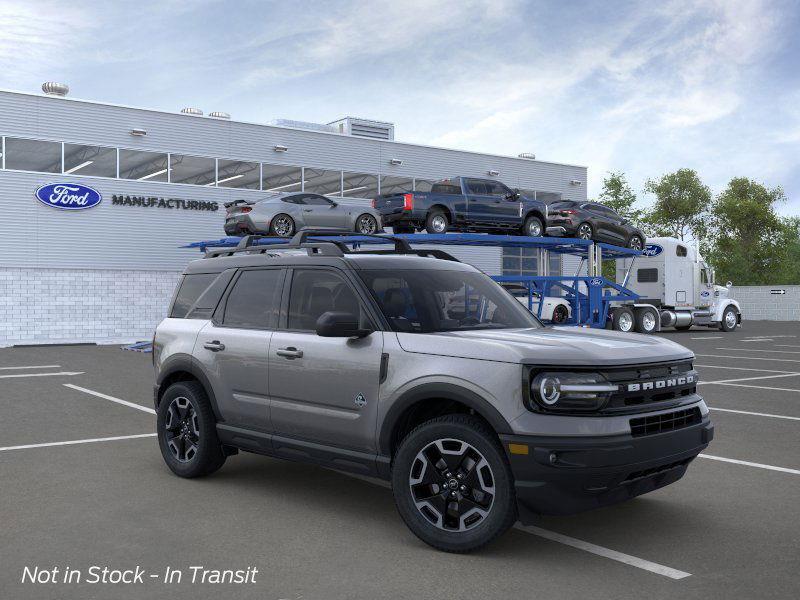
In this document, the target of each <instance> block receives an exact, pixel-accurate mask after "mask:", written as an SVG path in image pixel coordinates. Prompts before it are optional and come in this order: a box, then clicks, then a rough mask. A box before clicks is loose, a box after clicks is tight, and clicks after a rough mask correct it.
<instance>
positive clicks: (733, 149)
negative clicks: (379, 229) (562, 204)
mask: <svg viewBox="0 0 800 600" xmlns="http://www.w3.org/2000/svg"><path fill="white" fill-rule="evenodd" d="M798 30H800V2H798V1H796V0H795V1H783V0H770V1H766V0H765V1H761V0H752V1H744V0H743V1H738V0H718V1H714V0H708V1H703V0H695V1H691V2H689V1H684V0H665V1H659V2H652V1H643V2H621V1H611V0H609V1H599V0H596V1H587V2H581V1H577V0H574V1H566V2H564V1H556V0H554V1H550V2H536V1H520V0H442V1H423V0H391V1H384V0H371V1H357V0H342V1H339V2H303V1H300V0H296V1H294V2H285V1H279V2H271V1H266V0H263V1H259V2H250V1H244V0H240V1H230V0H229V1H209V0H203V1H195V2H193V1H191V0H181V1H177V0H159V1H156V2H150V1H148V0H138V1H135V2H132V1H129V2H119V1H114V2H100V1H94V2H85V1H82V0H69V1H61V2H50V1H45V0H0V88H2V89H10V90H18V91H30V92H37V91H39V90H40V86H41V83H42V82H44V81H59V82H64V83H68V84H69V86H70V88H71V92H70V96H71V97H75V98H82V99H90V100H97V101H102V102H111V103H118V104H126V105H132V106H140V107H147V108H156V109H162V110H169V111H177V110H180V109H181V108H183V107H185V106H195V107H199V108H201V109H203V110H204V111H206V113H208V112H211V111H214V110H221V111H225V112H228V113H231V115H232V116H233V118H234V119H238V120H244V121H254V122H268V121H270V120H272V119H275V118H285V119H295V120H303V121H314V122H323V123H324V122H329V121H333V120H335V119H338V118H340V117H342V116H345V115H352V116H358V117H364V118H369V119H377V120H385V121H391V122H393V123H395V137H396V139H397V140H400V141H404V142H412V143H421V144H429V145H435V146H444V147H449V148H458V149H464V150H473V151H478V152H489V153H495V154H505V155H512V156H515V155H517V154H518V153H520V152H532V153H534V154H535V155H536V157H537V158H538V159H540V160H546V161H555V162H566V163H570V164H579V165H585V166H587V167H588V169H589V184H588V193H589V197H594V196H596V195H597V194H599V192H600V189H601V186H602V181H603V178H604V176H605V175H606V173H608V172H609V171H622V172H624V173H625V174H626V176H627V177H628V180H629V181H630V182H631V185H632V187H633V189H634V191H636V192H637V194H638V195H639V197H640V199H641V202H642V204H643V205H645V204H647V203H648V202H649V201H651V198H648V197H647V196H646V195H644V194H643V193H642V191H641V190H642V187H643V185H644V182H645V181H646V180H647V179H648V178H655V177H659V176H661V175H663V174H665V173H668V172H670V171H674V170H676V169H678V168H682V167H688V168H692V169H695V170H696V171H697V172H698V174H699V175H700V177H701V179H702V180H703V181H704V182H705V183H706V184H707V185H709V186H710V187H711V189H712V191H713V192H714V193H718V192H720V191H721V190H723V189H724V187H725V186H726V184H727V182H728V181H729V180H730V179H731V178H732V177H737V176H746V177H750V178H752V179H755V180H757V181H759V182H761V183H764V184H765V185H767V186H769V187H774V186H782V187H783V189H784V190H785V192H786V195H787V198H788V200H787V202H785V203H784V204H783V205H781V206H780V207H779V211H780V212H781V213H782V214H787V215H790V214H791V215H800V36H798V35H797V34H796V32H797V31H798ZM0 127H1V124H0Z"/></svg>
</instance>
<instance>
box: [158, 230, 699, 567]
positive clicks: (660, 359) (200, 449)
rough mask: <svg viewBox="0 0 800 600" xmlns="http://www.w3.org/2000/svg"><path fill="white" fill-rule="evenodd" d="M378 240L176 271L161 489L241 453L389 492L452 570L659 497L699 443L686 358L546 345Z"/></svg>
mask: <svg viewBox="0 0 800 600" xmlns="http://www.w3.org/2000/svg"><path fill="white" fill-rule="evenodd" d="M323 235H324V236H325V237H322V236H323ZM381 237H384V241H388V242H390V243H392V244H393V245H394V246H393V249H391V250H387V249H386V248H385V247H383V248H381V249H378V250H374V249H372V248H380V246H377V245H376V246H365V245H362V246H361V249H359V250H353V249H352V248H351V247H350V246H349V245H347V244H346V243H345V242H344V241H342V240H346V239H347V238H341V237H337V236H333V235H330V234H329V233H324V234H323V233H322V232H319V231H318V232H316V233H314V232H313V231H301V232H300V233H298V234H297V235H296V236H295V237H294V238H292V240H291V241H287V243H285V244H280V245H278V246H276V245H260V244H259V241H258V239H257V238H256V236H249V237H245V238H243V240H242V241H241V242H240V243H239V246H238V247H236V248H216V249H208V250H207V251H206V256H205V258H202V259H199V260H195V261H193V262H191V263H190V264H189V265H188V267H187V268H186V270H185V273H184V275H183V277H182V280H181V282H180V284H179V285H178V288H177V290H176V294H175V297H174V300H173V302H172V306H171V307H170V312H169V316H168V317H167V318H166V319H164V320H163V321H162V322H161V324H160V325H159V326H158V328H157V330H156V332H155V337H154V345H153V363H154V366H155V376H156V382H155V389H154V401H155V408H156V411H157V431H158V443H159V447H160V449H161V453H162V455H163V458H164V460H165V462H166V464H167V466H168V467H169V468H170V469H171V470H172V471H173V472H174V473H175V474H177V475H179V476H181V477H198V476H203V475H209V474H211V473H213V472H214V471H216V470H217V469H219V468H220V467H221V466H222V465H223V463H224V462H225V461H226V459H227V458H228V457H230V456H232V455H234V454H236V453H238V452H240V451H246V452H254V453H258V454H263V455H268V456H272V457H278V458H283V459H288V460H293V461H301V462H307V463H314V464H318V465H322V466H325V467H329V468H333V469H338V470H341V471H348V472H352V473H357V474H360V475H365V476H372V477H378V478H383V479H386V480H389V481H390V482H391V485H392V490H393V494H394V498H395V502H396V505H397V509H398V512H399V514H400V516H401V517H402V519H403V520H404V521H405V523H406V524H407V525H408V527H409V528H410V529H411V531H412V532H413V533H414V534H416V535H417V536H418V537H419V538H420V539H422V540H423V541H425V542H426V543H428V544H430V545H432V546H434V547H435V548H438V549H441V550H445V551H450V552H466V551H470V550H474V549H476V548H479V547H481V546H483V545H485V544H486V543H488V542H490V541H491V540H493V539H494V538H496V537H497V536H499V535H501V534H502V533H503V532H504V531H505V530H506V529H508V528H509V527H510V526H511V525H512V524H513V523H514V522H515V521H516V520H517V519H518V518H519V519H520V520H522V521H523V522H524V523H529V522H531V520H533V519H535V518H536V517H537V515H545V514H547V515H552V514H561V515H563V514H570V513H576V512H579V511H583V510H587V509H593V508H597V507H601V506H606V505H609V504H613V503H617V502H620V501H623V500H627V499H629V498H633V497H635V496H638V495H640V494H644V493H647V492H650V491H652V490H655V489H657V488H660V487H663V486H665V485H668V484H671V483H673V482H675V481H677V480H679V479H680V478H681V477H682V476H683V474H684V473H685V471H686V469H687V466H688V465H689V463H690V462H691V461H692V460H693V459H694V458H695V457H696V456H697V455H698V453H700V452H701V451H702V450H703V449H704V448H705V447H706V446H707V445H708V443H709V442H710V440H711V439H712V437H713V431H714V430H713V426H712V424H711V423H710V421H709V411H708V408H707V407H706V404H705V403H704V401H703V399H702V398H701V397H700V396H699V395H698V394H697V373H696V371H695V370H694V368H693V364H692V363H693V359H694V356H693V354H692V353H691V352H690V351H689V350H687V349H686V348H684V347H682V346H680V345H678V344H676V343H674V342H671V341H668V340H666V339H663V338H658V337H654V336H644V335H636V334H629V333H624V334H623V333H619V332H614V331H607V330H590V329H580V328H570V327H545V326H543V325H542V324H541V323H540V322H539V321H538V320H537V319H536V317H534V316H533V315H532V314H531V313H530V312H529V311H527V310H526V309H525V308H524V307H523V306H521V305H520V303H519V302H517V300H516V299H515V298H514V297H513V296H512V295H511V294H509V293H508V292H507V291H505V290H504V289H503V288H502V287H501V286H500V285H498V284H497V283H495V282H494V281H493V280H492V279H491V278H489V277H488V276H486V275H485V274H483V273H481V272H480V271H478V270H477V269H475V268H474V267H472V266H469V265H466V264H462V263H460V262H458V261H457V260H455V259H453V258H452V257H451V256H449V255H448V254H446V253H445V252H442V251H440V250H414V249H412V248H411V247H410V246H409V245H408V243H407V242H406V241H404V240H403V239H400V238H391V237H386V236H381ZM274 485H275V486H280V485H282V484H281V482H280V481H279V480H276V481H275V482H274ZM300 500H301V499H300V498H298V501H300Z"/></svg>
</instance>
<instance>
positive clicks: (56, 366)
mask: <svg viewBox="0 0 800 600" xmlns="http://www.w3.org/2000/svg"><path fill="white" fill-rule="evenodd" d="M60 368H61V365H32V366H25V367H0V371H16V370H17V369H60Z"/></svg>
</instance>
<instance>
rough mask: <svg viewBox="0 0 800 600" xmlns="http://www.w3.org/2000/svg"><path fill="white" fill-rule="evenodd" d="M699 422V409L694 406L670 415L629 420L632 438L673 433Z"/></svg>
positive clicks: (664, 414)
mask: <svg viewBox="0 0 800 600" xmlns="http://www.w3.org/2000/svg"><path fill="white" fill-rule="evenodd" d="M700 420H701V416H700V409H699V408H697V407H696V406H695V407H694V408H687V409H686V410H677V411H675V412H671V413H663V414H659V415H651V416H649V417H640V418H638V419H631V435H632V436H633V437H641V436H643V435H654V434H656V433H664V432H667V431H675V430H676V429H683V428H684V427H689V426H691V425H696V424H697V423H699V422H700Z"/></svg>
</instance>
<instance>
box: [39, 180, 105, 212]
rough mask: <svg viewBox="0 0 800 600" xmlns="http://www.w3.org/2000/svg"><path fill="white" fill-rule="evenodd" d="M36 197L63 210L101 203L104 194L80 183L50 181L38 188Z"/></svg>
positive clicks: (81, 208) (43, 202)
mask: <svg viewBox="0 0 800 600" xmlns="http://www.w3.org/2000/svg"><path fill="white" fill-rule="evenodd" d="M36 199H37V200H38V201H39V202H41V203H42V204H46V205H47V206H52V207H53V208H60V209H61V210H83V209H84V208H92V207H93V206H97V205H98V204H100V202H101V201H102V200H103V196H102V195H101V194H100V192H98V191H97V190H95V189H92V188H90V187H88V186H86V185H81V184H79V183H48V184H47V185H43V186H41V187H39V188H38V189H37V190H36Z"/></svg>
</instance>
